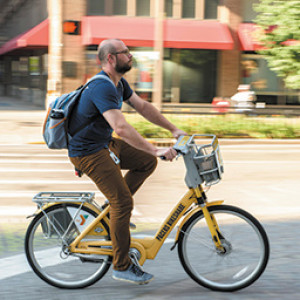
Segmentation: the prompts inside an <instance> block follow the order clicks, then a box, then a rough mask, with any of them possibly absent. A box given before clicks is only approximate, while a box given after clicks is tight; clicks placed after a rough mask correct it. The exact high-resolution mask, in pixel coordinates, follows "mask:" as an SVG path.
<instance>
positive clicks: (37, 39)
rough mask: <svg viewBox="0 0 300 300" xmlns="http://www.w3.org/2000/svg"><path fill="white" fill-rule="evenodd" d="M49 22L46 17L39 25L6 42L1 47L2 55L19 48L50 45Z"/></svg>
mask: <svg viewBox="0 0 300 300" xmlns="http://www.w3.org/2000/svg"><path fill="white" fill-rule="evenodd" d="M48 24H49V22H48V19H46V20H44V21H43V22H42V23H40V24H39V25H37V26H35V27H33V28H32V29H30V30H28V31H26V32H25V33H22V34H20V35H18V36H16V37H15V38H13V39H11V40H10V41H8V42H6V43H5V44H4V45H3V46H2V47H1V48H0V55H2V54H4V53H7V52H11V51H13V50H16V49H19V48H25V47H27V48H38V47H48V35H49V34H48V30H49V29H48V27H49V25H48Z"/></svg>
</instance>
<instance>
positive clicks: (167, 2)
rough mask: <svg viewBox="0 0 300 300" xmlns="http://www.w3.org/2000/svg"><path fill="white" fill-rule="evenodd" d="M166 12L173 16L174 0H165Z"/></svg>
mask: <svg viewBox="0 0 300 300" xmlns="http://www.w3.org/2000/svg"><path fill="white" fill-rule="evenodd" d="M165 13H166V16H167V17H173V0H165Z"/></svg>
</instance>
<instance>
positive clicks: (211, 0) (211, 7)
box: [204, 0, 219, 19]
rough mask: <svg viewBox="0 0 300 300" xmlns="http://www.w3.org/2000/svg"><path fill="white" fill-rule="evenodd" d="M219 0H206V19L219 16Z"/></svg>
mask: <svg viewBox="0 0 300 300" xmlns="http://www.w3.org/2000/svg"><path fill="white" fill-rule="evenodd" d="M218 2H219V0H205V9H204V19H217V18H218Z"/></svg>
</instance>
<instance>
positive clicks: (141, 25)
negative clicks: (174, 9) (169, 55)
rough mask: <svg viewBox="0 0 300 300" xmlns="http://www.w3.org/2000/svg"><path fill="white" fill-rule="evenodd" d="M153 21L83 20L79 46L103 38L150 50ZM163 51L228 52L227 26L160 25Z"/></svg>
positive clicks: (178, 22)
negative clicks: (203, 50) (191, 49)
mask: <svg viewBox="0 0 300 300" xmlns="http://www.w3.org/2000/svg"><path fill="white" fill-rule="evenodd" d="M154 22H155V20H154V19H153V18H139V17H138V18H130V17H119V16H118V17H115V16H86V17H84V18H83V19H82V43H83V44H84V45H97V44H99V43H100V42H101V41H102V40H104V39H107V38H119V39H121V40H123V41H124V43H125V44H126V45H128V46H133V47H153V45H154V26H155V24H154ZM163 26H164V47H168V48H197V49H217V50H230V49H233V47H234V42H233V39H232V37H231V34H230V31H229V29H228V27H227V25H225V24H222V23H219V22H218V21H198V20H184V19H181V20H172V19H166V20H165V21H164V24H163Z"/></svg>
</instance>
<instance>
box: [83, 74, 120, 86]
mask: <svg viewBox="0 0 300 300" xmlns="http://www.w3.org/2000/svg"><path fill="white" fill-rule="evenodd" d="M97 79H104V80H107V81H109V82H111V84H113V85H115V84H114V83H113V81H112V80H111V79H110V78H109V77H108V76H106V75H103V74H100V75H95V76H93V77H92V78H91V79H90V80H89V81H88V82H87V83H86V84H85V85H84V86H83V89H85V88H86V87H87V86H88V84H89V83H91V82H92V81H94V80H97Z"/></svg>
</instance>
